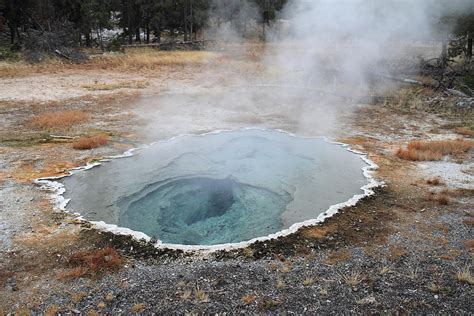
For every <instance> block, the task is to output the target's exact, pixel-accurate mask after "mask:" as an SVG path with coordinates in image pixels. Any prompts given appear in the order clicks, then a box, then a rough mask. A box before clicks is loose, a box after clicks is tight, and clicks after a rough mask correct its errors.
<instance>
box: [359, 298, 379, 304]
mask: <svg viewBox="0 0 474 316" xmlns="http://www.w3.org/2000/svg"><path fill="white" fill-rule="evenodd" d="M356 303H357V304H359V305H368V304H375V303H377V301H376V300H375V297H373V296H367V297H365V298H363V299H360V300H358V301H356Z"/></svg>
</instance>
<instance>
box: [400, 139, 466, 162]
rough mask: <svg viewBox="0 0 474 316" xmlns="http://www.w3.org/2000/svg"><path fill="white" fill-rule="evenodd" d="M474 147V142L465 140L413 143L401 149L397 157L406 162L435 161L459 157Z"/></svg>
mask: <svg viewBox="0 0 474 316" xmlns="http://www.w3.org/2000/svg"><path fill="white" fill-rule="evenodd" d="M473 147H474V141H470V140H464V139H454V140H428V141H411V142H410V143H408V145H407V148H402V147H400V148H399V149H398V150H397V152H396V155H397V157H399V158H401V159H404V160H412V161H434V160H441V159H442V158H443V156H445V155H458V154H462V153H464V152H467V151H469V149H471V148H473Z"/></svg>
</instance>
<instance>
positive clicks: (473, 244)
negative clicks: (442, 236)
mask: <svg viewBox="0 0 474 316" xmlns="http://www.w3.org/2000/svg"><path fill="white" fill-rule="evenodd" d="M463 244H464V247H466V248H467V249H469V250H472V249H474V239H468V240H464V241H463Z"/></svg>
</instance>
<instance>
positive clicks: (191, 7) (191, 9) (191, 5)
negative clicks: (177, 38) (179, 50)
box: [189, 0, 196, 40]
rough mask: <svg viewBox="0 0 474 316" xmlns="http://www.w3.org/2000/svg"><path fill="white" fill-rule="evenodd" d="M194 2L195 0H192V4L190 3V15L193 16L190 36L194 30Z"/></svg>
mask: <svg viewBox="0 0 474 316" xmlns="http://www.w3.org/2000/svg"><path fill="white" fill-rule="evenodd" d="M193 2H194V0H190V5H189V15H190V17H191V28H190V30H189V34H190V37H192V36H193V30H194V15H193ZM191 40H192V38H191ZM194 40H196V39H194Z"/></svg>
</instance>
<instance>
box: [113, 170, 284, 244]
mask: <svg viewBox="0 0 474 316" xmlns="http://www.w3.org/2000/svg"><path fill="white" fill-rule="evenodd" d="M132 199H133V198H132ZM124 200H125V201H122V203H124V204H122V207H123V208H124V209H125V211H124V212H123V213H122V216H121V217H120V220H119V226H123V227H129V228H131V229H133V230H136V231H141V232H144V233H146V234H148V235H149V236H153V237H156V238H160V239H161V240H163V241H165V242H167V243H173V244H185V245H213V244H219V243H231V242H238V241H241V240H248V239H252V238H254V237H255V235H256V234H261V235H268V234H270V233H272V232H275V231H277V230H279V229H281V228H282V227H283V223H282V221H281V219H280V217H279V215H280V214H281V213H282V212H283V211H284V210H285V208H286V205H287V204H288V202H289V201H290V200H291V196H290V195H289V194H282V195H279V194H276V193H274V192H272V191H269V190H266V189H264V188H259V187H253V186H250V185H246V184H242V183H239V182H237V181H235V180H232V179H229V178H226V179H212V178H202V177H194V178H188V179H179V180H175V181H171V182H166V181H165V182H164V183H157V184H156V187H155V188H154V189H153V190H152V191H151V192H149V193H148V194H146V195H144V196H143V197H141V198H139V199H137V200H134V201H133V202H131V203H130V198H125V199H124ZM127 202H128V203H127Z"/></svg>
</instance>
